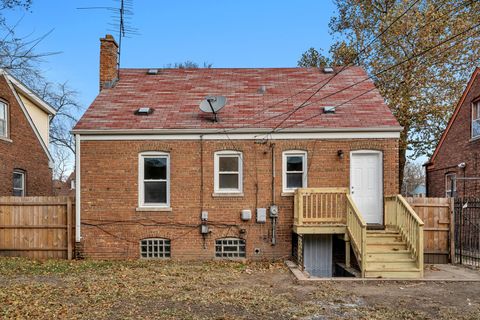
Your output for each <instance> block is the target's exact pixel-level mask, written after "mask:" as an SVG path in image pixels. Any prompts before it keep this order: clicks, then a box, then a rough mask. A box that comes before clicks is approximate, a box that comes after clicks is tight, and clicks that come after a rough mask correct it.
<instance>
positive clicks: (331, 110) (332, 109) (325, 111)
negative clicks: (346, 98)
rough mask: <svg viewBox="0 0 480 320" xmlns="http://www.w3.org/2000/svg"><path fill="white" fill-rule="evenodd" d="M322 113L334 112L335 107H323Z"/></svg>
mask: <svg viewBox="0 0 480 320" xmlns="http://www.w3.org/2000/svg"><path fill="white" fill-rule="evenodd" d="M323 112H324V113H335V107H323Z"/></svg>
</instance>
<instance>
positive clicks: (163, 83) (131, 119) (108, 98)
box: [74, 67, 399, 132]
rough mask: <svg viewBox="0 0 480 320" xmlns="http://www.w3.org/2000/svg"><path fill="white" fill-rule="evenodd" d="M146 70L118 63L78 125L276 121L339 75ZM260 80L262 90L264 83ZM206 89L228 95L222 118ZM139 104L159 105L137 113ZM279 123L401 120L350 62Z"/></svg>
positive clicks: (391, 123)
mask: <svg viewBox="0 0 480 320" xmlns="http://www.w3.org/2000/svg"><path fill="white" fill-rule="evenodd" d="M147 70H148V69H121V70H120V80H119V81H118V82H117V83H116V85H115V86H114V87H112V88H108V89H107V88H105V89H103V90H102V91H101V92H100V94H99V95H98V96H97V98H96V99H95V100H94V101H93V103H92V104H91V105H90V107H89V108H88V110H87V111H86V112H85V114H84V115H83V117H82V118H81V119H80V121H79V122H78V123H77V125H76V126H75V129H74V132H86V131H91V130H128V129H130V130H140V129H189V130H192V131H195V130H200V129H225V128H232V129H234V128H249V129H250V130H253V129H268V128H274V127H276V126H277V125H278V124H279V123H280V122H281V121H283V120H284V119H286V118H287V117H288V116H289V114H290V112H291V111H292V110H294V109H295V108H296V107H298V106H300V105H301V104H302V103H303V102H305V100H306V99H307V98H308V97H310V96H311V95H312V94H313V93H314V92H315V91H316V90H318V88H320V87H321V86H322V85H325V84H326V83H327V82H328V81H329V79H330V78H331V77H334V73H324V72H323V70H321V69H317V68H255V69H236V68H228V69H221V68H220V69H217V68H203V69H159V71H158V74H156V75H149V74H147ZM338 71H339V69H338V68H337V69H335V72H338ZM357 83H358V84H357ZM355 84H356V85H355ZM352 85H353V86H352ZM262 86H264V88H265V89H266V91H265V92H264V93H262V92H261V90H259V88H261V87H262ZM350 86H352V87H351V88H349V87H350ZM345 88H348V89H345ZM342 89H345V90H343V91H341V92H339V93H336V94H334V93H335V92H337V91H339V90H342ZM209 95H223V96H226V97H227V104H226V106H225V107H224V108H223V109H222V110H220V112H219V113H218V118H219V122H213V121H211V115H210V114H208V113H204V112H202V111H200V109H199V104H200V102H201V101H202V100H203V99H205V97H206V96H209ZM325 106H336V112H335V113H334V114H327V113H323V107H325ZM140 107H150V108H153V109H154V112H153V113H152V114H150V115H148V116H138V115H135V114H134V112H135V110H137V109H138V108H140ZM280 128H290V129H295V128H303V129H305V128H314V129H316V128H323V129H340V128H345V129H354V128H358V129H369V128H371V129H373V128H375V129H397V130H399V124H398V122H397V120H396V119H395V117H394V116H393V115H392V113H391V111H390V110H389V108H388V107H387V106H386V104H385V102H384V100H383V98H382V96H381V95H380V93H379V92H378V90H377V89H376V88H375V87H374V84H373V82H372V81H371V80H369V79H368V76H367V74H366V73H365V71H364V70H363V69H362V68H360V67H348V68H346V69H344V70H342V71H341V72H340V73H338V74H337V75H336V76H335V77H334V78H333V79H331V80H330V82H329V83H328V84H326V85H325V87H324V88H322V89H321V90H320V91H319V92H318V93H316V94H315V95H314V96H313V97H312V98H311V99H310V100H309V102H308V105H307V106H305V107H303V108H301V109H300V110H298V111H297V112H295V113H294V114H293V115H291V116H290V117H289V118H288V119H286V120H285V122H284V123H283V124H282V125H281V126H280Z"/></svg>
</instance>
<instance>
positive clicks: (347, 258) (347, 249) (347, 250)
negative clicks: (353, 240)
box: [344, 233, 351, 268]
mask: <svg viewBox="0 0 480 320" xmlns="http://www.w3.org/2000/svg"><path fill="white" fill-rule="evenodd" d="M344 239H345V266H346V267H347V268H350V267H351V262H350V238H349V237H348V233H345V238H344Z"/></svg>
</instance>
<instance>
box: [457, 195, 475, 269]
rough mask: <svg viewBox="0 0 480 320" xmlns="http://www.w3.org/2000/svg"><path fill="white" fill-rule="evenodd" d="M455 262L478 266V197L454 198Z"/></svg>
mask: <svg viewBox="0 0 480 320" xmlns="http://www.w3.org/2000/svg"><path fill="white" fill-rule="evenodd" d="M455 263H460V264H465V265H471V266H475V267H480V198H456V199H455Z"/></svg>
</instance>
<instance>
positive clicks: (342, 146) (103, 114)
mask: <svg viewBox="0 0 480 320" xmlns="http://www.w3.org/2000/svg"><path fill="white" fill-rule="evenodd" d="M100 40H101V52H100V93H99V95H98V96H97V98H96V99H95V100H94V102H93V103H92V104H91V105H90V107H89V108H88V110H87V111H86V113H85V114H84V115H83V117H82V118H81V119H80V121H79V122H78V123H77V125H76V126H75V128H74V130H73V133H74V134H75V138H76V142H77V143H76V146H77V159H76V160H77V161H76V179H75V180H76V199H77V200H76V205H77V211H76V214H77V221H78V223H77V226H76V227H77V229H76V239H77V241H78V248H80V250H81V254H83V255H84V256H85V257H91V258H121V259H123V258H139V257H172V258H180V259H211V258H214V257H246V258H248V259H266V258H268V259H271V258H284V257H289V256H291V255H292V226H293V220H294V210H293V207H294V191H295V189H296V188H297V187H303V188H305V187H307V186H308V187H328V188H331V189H332V188H342V190H343V189H345V190H349V189H352V190H353V188H354V184H353V183H351V180H352V179H351V178H350V176H351V175H352V176H356V173H357V172H359V173H360V174H361V173H362V172H363V174H364V175H363V178H364V179H363V180H364V181H368V182H371V184H370V185H368V186H367V187H365V188H366V189H367V188H370V189H372V190H373V192H374V193H373V198H374V199H373V200H372V201H373V202H371V204H372V206H373V207H372V208H371V210H370V211H369V212H368V214H370V216H367V212H365V214H366V216H365V219H366V220H367V223H372V224H378V225H383V223H384V222H383V221H384V220H383V215H384V211H383V209H384V208H383V195H392V194H397V193H398V191H399V183H398V139H399V135H400V132H401V130H402V129H401V127H400V126H399V124H398V122H397V120H396V119H395V118H394V116H393V115H392V113H391V111H390V110H389V108H388V107H387V106H386V105H385V102H384V100H383V98H382V97H381V96H380V94H379V92H378V90H376V89H375V87H374V84H373V82H372V81H371V80H369V79H368V76H367V75H366V73H365V71H364V70H363V69H362V68H360V67H348V68H345V70H343V71H342V72H339V70H340V69H337V68H335V70H328V69H325V70H322V69H316V68H311V69H303V68H255V69H236V68H225V69H213V68H212V69H158V70H156V69H155V70H153V69H123V68H122V69H120V70H119V73H118V74H119V77H120V78H119V79H118V78H117V69H116V66H117V63H116V57H117V45H116V43H115V41H114V39H113V38H112V37H111V36H107V37H106V38H103V39H100ZM322 85H324V88H322V89H321V90H320V91H319V92H318V93H317V94H315V95H314V96H312V94H313V93H314V92H315V91H316V90H318V88H319V87H320V86H322ZM345 88H348V89H345ZM340 89H344V90H342V92H341V93H335V92H337V91H338V90H340ZM211 95H216V96H225V97H226V98H227V103H226V105H225V107H224V108H223V109H221V111H220V112H219V113H218V122H214V121H212V119H213V116H212V114H210V113H205V112H202V111H200V109H199V104H200V103H201V101H202V100H203V99H205V97H207V96H211ZM310 96H312V97H311V99H309V104H305V107H303V108H301V109H299V110H298V111H297V112H295V113H294V114H293V115H292V116H290V117H288V119H287V116H288V115H289V114H290V113H291V111H292V110H293V108H295V107H296V106H299V105H301V104H302V103H303V102H305V100H307V99H308V97H310ZM331 106H335V107H336V108H335V110H331V109H329V108H328V107H331ZM324 107H327V108H326V109H324ZM142 108H143V109H144V110H141V109H142ZM282 120H284V122H283V123H282V125H281V127H280V128H279V130H276V131H275V132H271V131H272V128H274V127H275V126H276V125H278V124H279V123H280V122H281V121H282ZM353 156H355V159H356V160H355V161H356V166H355V167H354V168H353V169H352V167H351V165H352V166H353V164H352V159H353V158H352V157H353ZM272 160H273V161H272ZM362 161H364V162H362ZM369 161H370V162H369ZM362 163H363V164H365V166H366V167H365V168H363V167H362ZM362 170H363V171H362ZM357 180H358V179H357ZM360 180H361V179H360ZM357 182H359V181H357ZM361 183H362V182H361V181H360V182H359V184H358V185H362V184H361ZM352 193H353V192H352ZM357 194H358V195H359V196H360V194H361V190H358V192H357ZM274 205H276V206H278V218H275V214H276V213H275V212H276V211H275V208H276V207H275V206H274ZM360 206H361V205H360ZM272 207H273V208H274V209H273V211H272V212H273V214H272V217H273V218H270V214H269V208H272ZM361 207H362V208H363V207H364V206H361ZM265 209H267V211H266V212H265ZM274 224H275V225H274ZM207 228H208V231H207ZM202 230H203V231H204V232H205V233H202ZM330 230H332V231H331V232H330V233H331V234H333V233H341V232H343V233H345V226H344V225H343V227H342V226H340V225H337V226H332V228H331V229H330ZM294 238H295V239H294V240H295V243H296V244H295V246H298V245H299V243H298V239H297V238H296V236H294ZM330 239H332V238H330ZM342 239H343V238H342ZM333 240H334V243H335V241H336V240H337V239H336V238H333ZM342 243H343V242H342ZM296 248H297V247H296ZM297 249H298V248H297Z"/></svg>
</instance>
